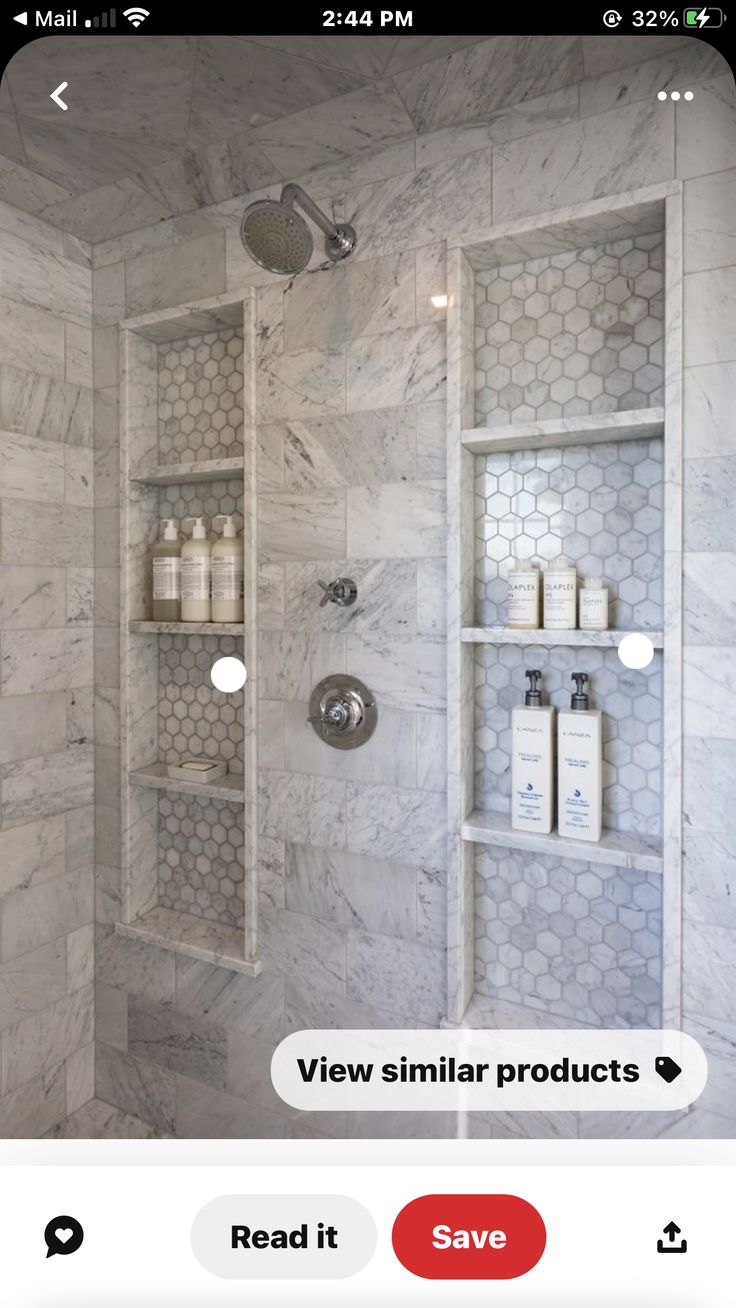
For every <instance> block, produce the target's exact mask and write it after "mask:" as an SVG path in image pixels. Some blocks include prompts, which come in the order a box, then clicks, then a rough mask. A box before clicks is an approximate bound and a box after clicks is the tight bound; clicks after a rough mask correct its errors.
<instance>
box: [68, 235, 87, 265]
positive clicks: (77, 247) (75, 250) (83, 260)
mask: <svg viewBox="0 0 736 1308" xmlns="http://www.w3.org/2000/svg"><path fill="white" fill-rule="evenodd" d="M63 236H64V242H63V244H64V255H65V256H66V258H67V259H72V260H73V262H74V263H78V264H79V265H80V266H81V267H82V268H91V267H92V246H91V245H90V243H89V241H83V240H82V239H81V237H79V236H73V235H72V233H71V232H64V234H63Z"/></svg>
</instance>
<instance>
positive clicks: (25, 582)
mask: <svg viewBox="0 0 736 1308" xmlns="http://www.w3.org/2000/svg"><path fill="white" fill-rule="evenodd" d="M2 581H3V584H2V588H1V589H0V631H13V630H31V629H32V628H38V627H61V626H63V625H64V623H65V621H66V574H65V572H64V569H63V568H48V567H28V568H26V567H20V566H11V565H10V564H4V565H3V573H2Z"/></svg>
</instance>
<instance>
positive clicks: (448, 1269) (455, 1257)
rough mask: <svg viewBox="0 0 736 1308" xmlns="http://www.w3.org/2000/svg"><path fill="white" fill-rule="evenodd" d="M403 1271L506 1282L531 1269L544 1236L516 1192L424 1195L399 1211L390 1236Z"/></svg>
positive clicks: (539, 1254)
mask: <svg viewBox="0 0 736 1308" xmlns="http://www.w3.org/2000/svg"><path fill="white" fill-rule="evenodd" d="M391 1238H392V1240H393V1246H394V1253H395V1254H396V1257H397V1258H398V1259H399V1262H401V1263H403V1265H404V1267H406V1269H407V1271H409V1272H413V1273H414V1275H415V1276H424V1277H425V1278H426V1279H428V1280H432V1281H486V1280H487V1281H509V1280H512V1279H513V1277H515V1276H523V1275H524V1273H525V1272H530V1271H531V1269H532V1267H535V1266H536V1264H537V1263H538V1262H539V1259H540V1258H541V1257H542V1254H543V1253H544V1246H545V1244H546V1243H547V1232H546V1230H545V1228H544V1222H543V1221H542V1218H541V1217H540V1215H539V1213H538V1212H537V1210H536V1208H533V1207H532V1205H531V1204H528V1203H527V1202H526V1200H525V1199H519V1198H518V1196H517V1195H514V1194H425V1195H422V1196H421V1198H419V1199H412V1201H411V1203H409V1204H407V1205H406V1207H405V1208H402V1210H401V1212H400V1213H399V1215H398V1217H397V1218H396V1221H395V1222H394V1228H393V1232H392V1236H391Z"/></svg>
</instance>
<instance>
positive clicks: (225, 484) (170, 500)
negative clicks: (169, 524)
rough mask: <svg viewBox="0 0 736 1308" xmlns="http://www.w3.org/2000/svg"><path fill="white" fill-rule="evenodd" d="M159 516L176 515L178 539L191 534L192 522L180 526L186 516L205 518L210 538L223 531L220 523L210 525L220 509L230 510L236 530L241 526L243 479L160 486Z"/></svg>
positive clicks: (235, 478)
mask: <svg viewBox="0 0 736 1308" xmlns="http://www.w3.org/2000/svg"><path fill="white" fill-rule="evenodd" d="M158 503H159V510H158V511H159V517H161V518H176V520H177V522H178V523H179V525H180V530H181V539H182V540H187V539H188V538H189V536H190V535H191V531H190V528H191V523H189V524H188V525H187V526H186V527H185V526H183V525H182V524H183V522H184V519H185V518H204V519H205V526H206V528H207V536H208V539H209V540H216V539H217V538H218V537H219V536H220V535H221V534H222V530H221V528H222V523H218V525H217V526H213V521H214V519H215V517H216V516H217V514H219V513H231V514H232V515H233V518H234V520H235V526H236V529H237V530H238V532H242V530H243V479H242V477H229V478H228V479H227V480H225V481H205V482H202V481H199V482H192V483H185V484H183V485H178V486H163V487H162V488H161V490H160V492H159V501H158Z"/></svg>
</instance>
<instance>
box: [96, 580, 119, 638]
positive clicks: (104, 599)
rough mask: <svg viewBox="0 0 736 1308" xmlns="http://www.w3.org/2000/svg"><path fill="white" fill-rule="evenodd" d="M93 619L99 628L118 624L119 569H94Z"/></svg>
mask: <svg viewBox="0 0 736 1308" xmlns="http://www.w3.org/2000/svg"><path fill="white" fill-rule="evenodd" d="M94 617H95V622H96V623H97V624H98V625H99V626H101V627H115V628H117V627H118V626H119V624H120V569H119V568H95V570H94Z"/></svg>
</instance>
